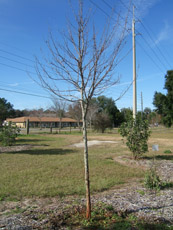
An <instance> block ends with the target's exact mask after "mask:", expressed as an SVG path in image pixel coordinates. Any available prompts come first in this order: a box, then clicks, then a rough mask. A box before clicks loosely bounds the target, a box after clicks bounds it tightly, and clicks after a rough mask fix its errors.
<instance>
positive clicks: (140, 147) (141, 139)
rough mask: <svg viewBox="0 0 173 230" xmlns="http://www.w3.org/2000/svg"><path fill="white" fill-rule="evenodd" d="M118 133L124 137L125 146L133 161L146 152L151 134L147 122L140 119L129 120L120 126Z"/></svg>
mask: <svg viewBox="0 0 173 230" xmlns="http://www.w3.org/2000/svg"><path fill="white" fill-rule="evenodd" d="M119 133H120V134H121V135H122V136H123V137H126V139H127V142H126V145H127V146H128V148H129V149H130V151H131V152H132V154H133V158H134V159H135V160H136V159H137V158H139V156H140V155H142V154H143V153H145V152H147V151H148V144H147V140H148V138H149V136H150V133H151V132H150V131H149V125H148V121H147V120H142V119H141V118H140V117H136V119H135V120H134V119H130V120H129V121H127V122H125V123H123V124H122V125H121V126H120V129H119Z"/></svg>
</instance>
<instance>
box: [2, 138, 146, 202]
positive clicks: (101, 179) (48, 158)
mask: <svg viewBox="0 0 173 230" xmlns="http://www.w3.org/2000/svg"><path fill="white" fill-rule="evenodd" d="M94 138H95V137H94ZM96 139H97V138H96ZM81 141H82V136H79V135H46V134H42V135H29V136H24V135H21V136H20V137H19V138H18V140H17V145H20V144H31V145H34V147H33V149H31V150H25V151H22V152H16V153H3V154H0V164H1V167H0V175H1V177H0V184H1V186H0V200H4V199H21V198H22V197H32V196H39V197H45V196H57V195H58V196H61V197H62V196H66V195H73V194H79V195H83V194H85V186H84V163H83V149H82V148H81V149H77V148H75V147H72V146H71V144H73V143H76V142H81ZM119 154H121V147H120V146H118V145H117V144H111V145H110V144H106V145H101V146H97V147H96V146H95V147H92V148H89V163H90V178H91V191H92V192H97V191H103V190H105V189H109V188H111V187H112V186H115V185H119V184H123V183H125V182H127V181H129V179H132V178H136V177H137V178H140V177H142V176H143V172H142V171H141V170H139V169H132V168H128V167H126V166H123V165H120V164H118V163H115V161H114V160H112V159H113V157H115V156H116V155H119Z"/></svg>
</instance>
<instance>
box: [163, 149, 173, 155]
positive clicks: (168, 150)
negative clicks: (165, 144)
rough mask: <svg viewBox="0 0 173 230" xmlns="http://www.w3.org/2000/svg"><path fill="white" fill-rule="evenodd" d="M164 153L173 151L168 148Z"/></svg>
mask: <svg viewBox="0 0 173 230" xmlns="http://www.w3.org/2000/svg"><path fill="white" fill-rule="evenodd" d="M164 153H166V154H169V153H172V152H171V150H170V149H167V150H165V151H164Z"/></svg>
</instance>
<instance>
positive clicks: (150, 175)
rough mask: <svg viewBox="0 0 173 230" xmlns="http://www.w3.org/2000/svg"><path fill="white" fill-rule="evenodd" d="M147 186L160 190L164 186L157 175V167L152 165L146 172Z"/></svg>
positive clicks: (145, 182)
mask: <svg viewBox="0 0 173 230" xmlns="http://www.w3.org/2000/svg"><path fill="white" fill-rule="evenodd" d="M144 184H145V187H147V188H149V189H154V190H160V189H161V187H162V182H161V180H160V178H159V176H158V175H157V172H156V168H155V167H154V166H152V167H151V168H150V169H149V170H148V171H147V172H146V174H145V179H144Z"/></svg>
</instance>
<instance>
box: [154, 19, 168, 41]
mask: <svg viewBox="0 0 173 230" xmlns="http://www.w3.org/2000/svg"><path fill="white" fill-rule="evenodd" d="M170 32H171V27H170V26H169V25H168V23H167V22H165V25H164V27H163V28H162V30H161V31H160V33H159V35H158V38H157V40H156V41H155V43H156V44H157V45H158V44H159V43H160V42H162V41H165V40H168V39H169V38H170Z"/></svg>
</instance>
